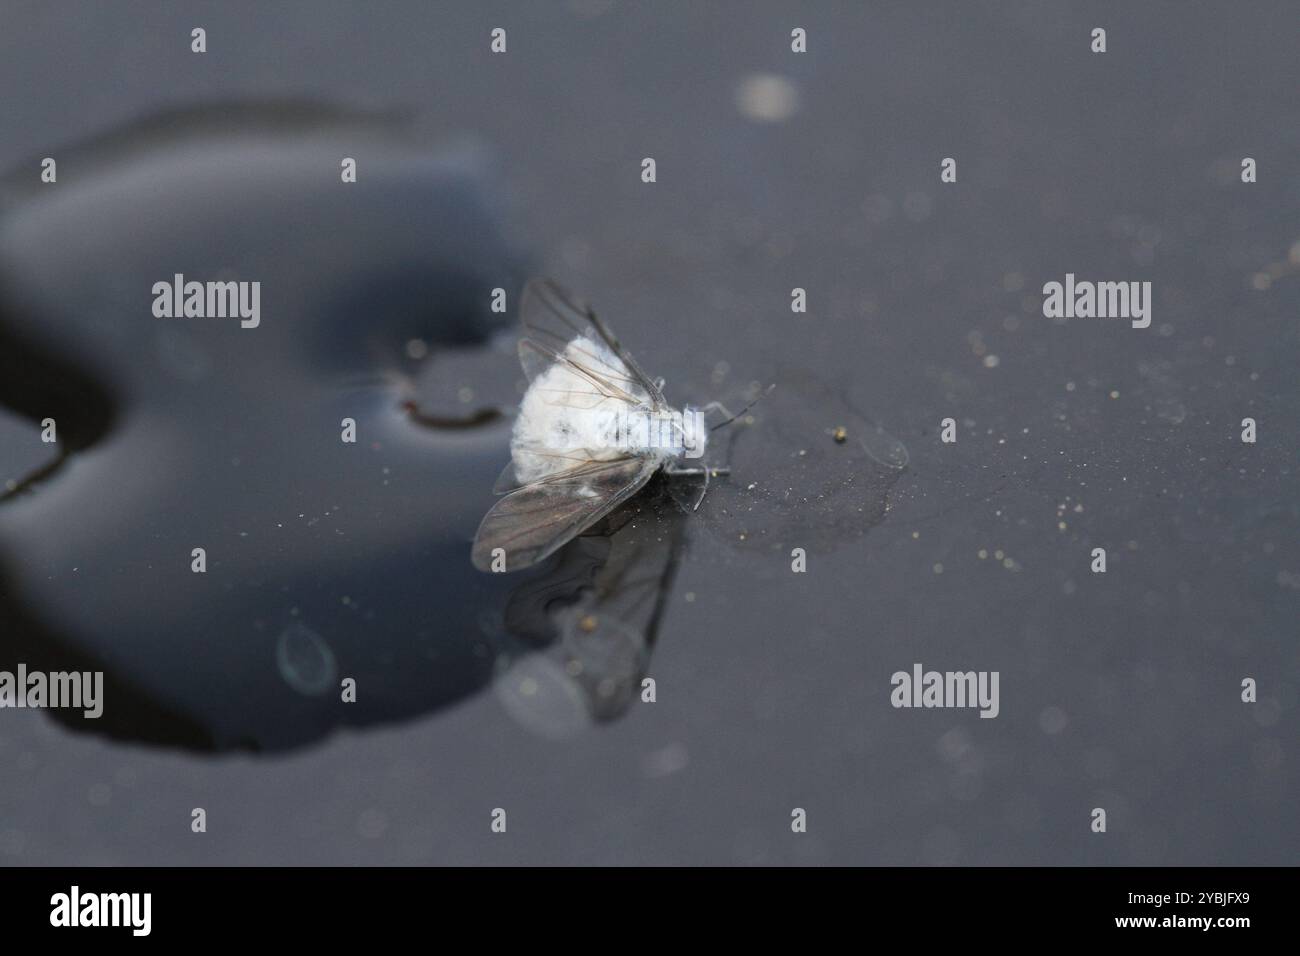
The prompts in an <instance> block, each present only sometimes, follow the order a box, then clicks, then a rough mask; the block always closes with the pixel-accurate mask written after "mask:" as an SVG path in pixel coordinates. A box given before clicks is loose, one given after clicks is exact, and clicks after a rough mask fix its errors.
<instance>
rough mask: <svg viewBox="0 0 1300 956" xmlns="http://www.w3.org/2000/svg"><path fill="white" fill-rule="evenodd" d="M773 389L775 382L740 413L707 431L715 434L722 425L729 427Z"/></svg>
mask: <svg viewBox="0 0 1300 956" xmlns="http://www.w3.org/2000/svg"><path fill="white" fill-rule="evenodd" d="M774 388H776V382H773V383H772V384H771V385H769V386H768V387H767V388H765V389H763V391H762V392H760V393H759V395H758V398H756V399H754V400H753V401H752V402H750V403H749V404H748V405H746V406H745V407H744V408H742V409H741V410H740V411H738V412H736V414H734V415H732V416H731V417H730V418H728V419H727V420H726V421H725V422H718V424H716V425H714V426H713V427H712V428H710V429H709V431H711V432H716V431H717V430H718V429H719V428H721V427H723V426H724V425H730V424H731V423H732V422H734V421H735V420H736V419H737V418H740V417H741V416H742V415H744V414H745V413H746V412H747V411H749V410H750V409H751V408H753V407H754V406H755V405H757V404H758V403H759V402H760V401H762V399H763V396H764V395H766V394H767V393H768V392H770V391H772V389H774Z"/></svg>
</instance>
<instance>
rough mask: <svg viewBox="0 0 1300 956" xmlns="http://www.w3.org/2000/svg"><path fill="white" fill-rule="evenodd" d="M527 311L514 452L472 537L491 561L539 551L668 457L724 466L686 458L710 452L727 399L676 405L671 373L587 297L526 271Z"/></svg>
mask: <svg viewBox="0 0 1300 956" xmlns="http://www.w3.org/2000/svg"><path fill="white" fill-rule="evenodd" d="M519 311H520V316H521V318H522V321H523V326H524V333H525V337H524V338H522V339H520V341H519V360H520V362H521V363H522V365H523V367H524V374H525V375H527V377H528V381H529V386H528V391H527V392H526V393H525V394H524V400H523V403H522V404H521V406H520V409H519V417H518V418H517V419H515V425H514V433H513V434H512V436H511V439H510V464H508V465H507V466H506V469H505V471H504V472H502V473H501V477H500V478H499V479H498V480H497V485H496V488H495V489H493V490H494V491H495V492H496V493H497V494H501V495H504V497H502V498H501V500H500V501H498V502H497V503H496V504H495V505H494V506H493V507H492V509H491V510H490V511H488V513H487V515H486V516H484V518H483V522H482V524H480V525H479V529H478V534H477V535H475V537H474V547H473V551H472V559H473V561H474V565H475V567H477V568H479V569H481V570H484V571H488V570H497V569H500V568H501V567H502V563H501V562H500V561H499V560H497V559H500V558H501V557H504V568H505V570H508V571H517V570H519V569H520V568H526V567H528V566H529V565H532V564H536V563H537V562H538V561H541V560H543V559H544V558H546V557H547V556H549V555H550V554H552V553H554V552H555V551H556V550H557V549H559V548H560V547H562V546H563V545H564V544H566V543H567V542H568V541H570V540H572V539H573V538H574V537H576V536H577V535H579V534H582V532H584V531H586V530H587V529H588V528H590V527H591V526H592V525H594V524H595V523H596V522H598V521H599V520H600V519H601V518H603V517H605V516H606V515H607V514H609V513H610V512H611V511H613V510H614V509H615V508H617V507H618V506H619V505H620V504H622V503H623V502H625V501H627V500H628V499H629V498H631V497H632V496H633V495H634V494H636V493H637V492H638V491H639V490H640V489H641V488H642V487H643V486H644V485H645V483H646V482H647V481H649V480H650V477H651V476H652V475H653V474H654V473H655V472H656V471H658V470H659V469H660V468H665V471H666V472H667V473H668V474H670V475H693V476H702V477H703V478H704V481H705V488H707V487H708V479H709V476H710V474H713V475H718V474H723V473H725V469H721V468H705V467H692V466H685V465H683V464H682V463H681V462H682V461H683V460H685V459H698V458H700V457H701V456H703V454H704V450H705V447H706V445H707V442H708V433H707V431H706V430H705V428H704V419H705V416H706V414H707V413H708V412H710V411H712V410H719V411H722V412H723V413H724V414H725V409H723V408H722V406H721V405H719V404H718V403H716V402H714V403H711V404H710V405H706V406H704V407H703V408H700V409H696V408H691V407H689V406H688V407H686V408H684V409H682V410H678V409H675V408H672V407H671V406H670V405H669V404H668V403H667V401H665V399H664V395H663V380H662V379H660V380H658V381H655V380H652V379H650V378H649V377H648V376H647V375H646V374H645V373H644V372H643V371H641V368H640V366H638V365H637V364H636V361H635V360H634V359H633V358H632V356H631V355H630V354H629V353H628V352H627V351H626V350H625V349H624V348H623V347H622V346H621V345H620V344H619V342H618V339H616V338H615V337H614V334H613V333H612V332H610V330H609V328H608V327H607V326H606V325H605V323H603V322H602V321H601V320H600V319H599V318H597V317H596V314H595V313H594V312H592V311H591V309H590V307H588V306H587V305H586V304H585V303H583V302H581V301H580V300H578V299H575V298H574V297H573V296H571V295H569V294H568V293H566V292H564V291H563V290H562V289H560V287H559V286H557V285H556V284H555V283H554V282H551V281H550V280H548V279H532V280H530V281H529V282H528V284H527V285H526V286H525V287H524V293H523V298H522V299H521V301H520V307H519ZM728 420H730V419H728ZM722 424H726V422H723V423H722ZM714 427H715V428H716V427H718V426H714ZM702 498H703V492H701V500H702ZM698 504H699V501H696V506H698Z"/></svg>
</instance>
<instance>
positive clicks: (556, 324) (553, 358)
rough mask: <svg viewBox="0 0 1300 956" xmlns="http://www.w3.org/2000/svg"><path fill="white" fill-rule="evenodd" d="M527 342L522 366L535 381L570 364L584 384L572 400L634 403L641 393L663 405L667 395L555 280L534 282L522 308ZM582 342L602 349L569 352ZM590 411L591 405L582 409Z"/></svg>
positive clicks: (521, 348) (521, 352)
mask: <svg viewBox="0 0 1300 956" xmlns="http://www.w3.org/2000/svg"><path fill="white" fill-rule="evenodd" d="M519 315H520V320H521V321H522V323H523V327H524V336H525V337H524V338H523V339H522V340H521V341H520V343H519V362H520V364H521V365H522V366H523V368H524V374H525V375H527V376H528V380H529V381H530V382H531V381H533V380H535V379H536V378H537V377H538V376H540V375H541V374H542V373H543V372H545V371H546V370H547V369H548V368H550V366H551V365H552V364H553V363H555V362H563V363H565V364H567V365H569V366H570V367H571V369H572V371H573V372H574V373H575V375H576V376H577V377H578V378H580V379H581V380H582V381H583V383H584V385H583V387H582V388H580V389H575V392H583V393H585V396H583V397H579V396H577V395H575V396H573V397H574V398H576V399H577V400H579V401H589V400H591V398H592V397H595V398H597V399H603V398H618V399H621V400H622V401H630V402H632V403H634V404H636V403H639V402H640V401H642V400H643V399H641V398H640V397H639V396H638V393H641V394H643V395H645V396H648V397H649V398H650V400H651V401H652V402H653V403H654V404H656V405H660V404H663V401H664V396H663V391H662V390H661V389H660V388H659V386H658V385H657V384H656V383H655V382H654V380H653V379H651V378H650V376H648V375H646V373H645V372H644V371H642V369H641V366H639V365H637V363H636V359H634V358H632V355H631V353H630V352H628V351H627V349H625V348H623V346H622V344H621V343H620V342H619V341H618V339H617V338H615V336H614V333H613V332H611V331H610V330H609V327H608V326H607V325H605V323H604V322H602V321H601V320H600V318H598V317H597V315H596V313H595V312H594V311H592V308H591V306H589V305H587V303H585V302H583V301H582V300H581V299H579V298H577V297H576V296H574V295H571V294H570V293H568V292H566V291H565V290H564V289H561V288H560V287H559V286H558V285H556V283H554V282H552V281H551V280H550V279H540V278H538V279H530V280H528V284H527V285H525V286H524V293H523V297H522V299H521V300H520V305H519ZM578 338H583V339H586V340H587V341H589V342H592V343H596V344H597V345H599V346H603V348H601V349H591V348H585V349H570V348H569V346H570V344H571V343H573V341H574V339H578ZM577 407H590V406H585V405H582V406H577Z"/></svg>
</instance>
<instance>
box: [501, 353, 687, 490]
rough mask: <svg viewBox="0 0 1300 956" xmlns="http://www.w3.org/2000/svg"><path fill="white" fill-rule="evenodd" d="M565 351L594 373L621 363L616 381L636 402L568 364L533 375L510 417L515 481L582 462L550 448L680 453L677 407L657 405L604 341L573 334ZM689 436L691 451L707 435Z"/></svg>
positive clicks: (585, 454)
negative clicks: (607, 391) (601, 389)
mask: <svg viewBox="0 0 1300 956" xmlns="http://www.w3.org/2000/svg"><path fill="white" fill-rule="evenodd" d="M564 355H565V358H569V359H572V360H573V361H574V362H577V363H578V364H580V365H583V366H588V367H594V368H595V369H596V370H597V371H598V372H600V373H605V372H606V370H607V368H612V369H617V370H619V373H620V376H621V377H620V380H619V381H618V383H617V384H618V387H619V388H620V389H622V390H623V391H624V392H626V393H628V394H629V395H630V396H632V398H633V400H634V402H635V404H628V403H627V402H626V401H624V400H623V399H622V398H608V397H605V396H602V395H600V394H598V393H597V392H596V389H595V386H593V385H592V383H591V381H590V380H589V379H587V378H586V377H584V376H582V375H580V374H579V373H578V372H576V371H575V370H574V369H573V367H572V366H571V365H569V364H568V363H566V362H555V363H553V364H552V365H551V366H550V367H549V368H547V369H546V371H544V372H543V373H542V374H541V375H539V376H537V377H536V378H535V379H533V381H532V384H530V385H529V387H528V391H527V392H525V393H524V400H523V402H522V403H521V405H520V408H519V417H518V418H517V419H515V426H514V432H513V434H512V435H511V440H510V455H511V458H512V459H513V461H514V469H515V479H516V481H518V482H519V484H521V485H526V484H530V483H532V482H535V481H537V480H539V479H541V478H545V477H546V476H547V475H550V474H553V473H554V472H557V471H563V470H565V469H568V468H572V467H573V466H574V465H576V464H579V463H580V462H579V461H575V460H574V459H573V458H567V459H566V458H557V457H555V456H554V453H555V452H560V453H565V452H578V451H580V450H581V452H582V458H583V459H586V460H592V461H609V460H613V459H616V458H624V457H627V455H629V454H634V455H638V456H642V457H659V458H662V459H664V460H667V459H669V458H673V457H678V456H681V455H682V454H684V441H685V434H686V433H685V431H684V422H683V416H682V413H681V412H680V411H678V410H677V409H674V408H669V407H668V406H666V405H665V406H659V407H657V408H656V407H655V404H654V401H653V399H651V397H650V395H649V394H648V393H647V392H646V391H645V389H643V388H642V387H641V386H640V385H639V384H637V383H636V380H635V378H634V377H633V376H632V374H631V373H630V372H629V371H628V369H627V366H626V365H624V364H623V361H622V359H620V358H619V357H618V356H617V355H615V354H614V353H613V352H611V351H610V350H609V349H608V348H606V347H605V346H604V344H603V343H599V342H593V341H592V340H591V339H588V338H585V337H579V338H576V339H574V340H573V341H572V342H570V343H569V344H568V346H567V347H566V348H565V350H564ZM593 357H594V358H593ZM597 359H598V360H599V361H596V360H597ZM692 437H693V440H694V444H693V446H692V450H694V449H695V448H696V447H698V449H699V454H703V451H704V442H705V435H704V434H702V433H701V434H698V435H694V436H692ZM539 452H549V453H551V454H539Z"/></svg>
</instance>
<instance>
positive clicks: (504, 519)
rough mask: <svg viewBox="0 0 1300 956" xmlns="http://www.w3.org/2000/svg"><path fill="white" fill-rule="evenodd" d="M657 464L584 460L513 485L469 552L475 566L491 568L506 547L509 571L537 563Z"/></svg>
mask: <svg viewBox="0 0 1300 956" xmlns="http://www.w3.org/2000/svg"><path fill="white" fill-rule="evenodd" d="M659 465H660V462H659V460H658V459H655V458H617V459H614V460H612V461H600V462H584V463H582V464H579V465H575V466H574V467H573V468H571V469H568V470H567V471H565V472H558V473H556V474H553V475H548V476H547V478H546V479H545V480H543V481H539V482H534V483H533V484H529V485H525V486H524V487H522V488H520V489H518V490H516V491H512V492H511V493H510V494H508V495H506V496H505V497H504V498H502V499H501V500H500V501H498V502H497V503H496V504H495V505H493V506H492V509H491V510H490V511H488V513H487V514H486V515H484V517H483V523H482V524H480V525H479V528H478V534H476V535H475V536H474V547H473V550H472V551H471V555H470V556H471V559H472V560H473V562H474V566H475V567H476V568H478V569H479V570H480V571H490V570H492V552H493V551H494V550H496V549H497V548H502V549H504V551H505V568H506V570H507V571H518V570H520V569H521V568H526V567H528V566H529V565H532V564H536V563H537V562H538V561H541V560H542V559H544V558H546V557H548V556H549V555H550V554H552V553H553V552H554V551H555V550H556V549H558V548H560V547H562V546H563V545H564V544H566V543H567V542H569V541H571V540H572V539H573V538H574V537H576V536H577V535H579V534H582V532H584V531H586V530H587V529H588V528H590V527H591V526H592V525H593V524H595V523H596V522H597V521H599V520H600V519H601V518H603V517H605V515H607V514H609V513H610V512H611V511H613V510H614V509H615V508H617V507H618V506H619V505H620V504H622V503H623V502H624V501H626V500H627V499H628V498H630V497H632V495H634V494H636V493H637V492H638V491H639V490H641V487H642V486H643V485H644V484H645V483H646V482H647V481H649V480H650V476H651V475H653V474H654V473H655V471H656V470H657V469H658V468H659Z"/></svg>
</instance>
